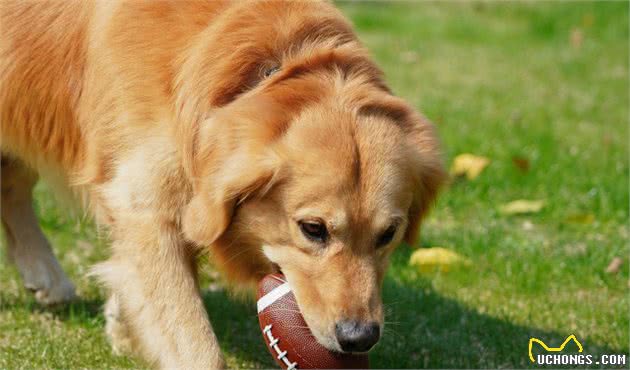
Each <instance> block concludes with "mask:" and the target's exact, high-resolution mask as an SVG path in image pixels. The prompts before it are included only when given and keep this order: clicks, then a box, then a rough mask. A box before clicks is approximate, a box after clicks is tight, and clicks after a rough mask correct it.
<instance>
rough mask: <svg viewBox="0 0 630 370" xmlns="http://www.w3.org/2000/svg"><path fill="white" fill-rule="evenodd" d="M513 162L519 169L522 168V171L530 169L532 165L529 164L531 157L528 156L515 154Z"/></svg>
mask: <svg viewBox="0 0 630 370" xmlns="http://www.w3.org/2000/svg"><path fill="white" fill-rule="evenodd" d="M512 163H514V166H515V167H516V168H518V169H519V170H521V171H522V172H528V171H529V166H530V165H529V159H527V158H524V157H518V156H514V157H512Z"/></svg>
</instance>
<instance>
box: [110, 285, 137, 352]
mask: <svg viewBox="0 0 630 370" xmlns="http://www.w3.org/2000/svg"><path fill="white" fill-rule="evenodd" d="M104 311H105V312H104V313H105V320H106V322H105V334H106V335H107V338H108V339H109V343H110V344H111V346H112V352H113V353H114V354H116V355H119V356H120V355H126V354H131V353H132V351H133V347H132V340H131V335H130V332H129V328H128V326H127V324H125V322H124V321H123V320H122V315H121V312H120V305H119V304H118V300H117V299H116V296H115V295H112V296H111V297H110V298H109V299H108V300H107V303H106V304H105V309H104Z"/></svg>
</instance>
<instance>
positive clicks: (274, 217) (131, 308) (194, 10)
mask: <svg viewBox="0 0 630 370" xmlns="http://www.w3.org/2000/svg"><path fill="white" fill-rule="evenodd" d="M0 124H1V130H2V147H1V148H2V158H3V159H2V225H3V227H4V231H5V235H6V238H7V247H8V253H7V254H8V256H9V257H10V259H11V260H12V261H13V262H14V263H15V264H16V266H17V268H18V270H19V271H20V273H21V275H22V278H23V280H24V285H25V286H26V287H27V288H28V289H30V290H32V291H34V292H35V295H36V298H37V299H38V300H39V301H40V302H42V303H44V304H52V303H57V302H62V301H66V300H69V299H72V298H73V297H74V295H75V291H74V286H73V284H72V283H71V282H70V281H69V280H68V278H67V277H66V275H65V274H64V272H63V271H62V269H61V267H60V265H59V263H58V262H57V261H56V259H55V257H54V255H53V252H52V251H51V247H50V245H49V243H48V242H47V240H46V238H45V236H44V235H43V233H42V232H41V230H40V228H39V226H38V224H37V221H36V217H35V215H34V212H33V207H32V188H33V185H34V184H35V183H36V181H37V179H38V174H40V175H41V176H42V177H43V178H46V177H50V178H51V179H52V181H53V182H54V183H55V184H57V187H62V188H63V187H65V188H67V189H70V190H71V193H72V194H74V195H75V196H76V198H77V199H79V200H82V204H83V205H84V206H85V207H86V209H87V211H88V212H89V213H90V214H91V215H93V216H94V218H95V220H96V222H97V223H98V224H99V225H102V226H103V228H104V229H106V230H107V231H108V234H107V235H108V238H109V239H111V258H110V259H109V260H108V261H106V262H103V263H101V264H99V265H97V266H96V267H95V268H94V270H93V271H94V274H95V275H96V276H98V277H99V278H100V279H101V280H102V282H103V283H104V284H105V285H106V286H107V288H108V291H111V297H110V299H109V300H108V302H107V304H106V316H107V325H106V330H107V332H108V334H109V336H110V339H111V341H112V344H113V346H114V348H115V349H126V348H131V349H132V350H134V351H135V352H136V353H139V354H140V355H142V356H143V357H144V358H145V359H146V360H148V361H149V362H150V363H152V364H154V365H155V366H158V367H162V368H185V369H192V368H206V369H207V368H220V367H222V366H224V363H223V359H222V355H221V352H220V349H219V345H218V343H217V338H216V336H215V335H214V333H213V330H212V326H211V324H210V320H209V318H208V315H207V313H206V311H205V308H204V305H203V302H202V300H201V298H200V293H199V286H198V282H197V276H196V265H195V261H196V257H197V256H198V254H199V253H201V252H204V251H209V252H210V255H211V258H212V260H213V261H214V262H215V263H216V264H217V265H218V266H219V267H220V268H221V270H222V271H223V272H224V273H225V276H226V279H227V280H228V281H229V282H231V283H233V284H235V285H237V286H238V285H241V286H247V285H251V284H252V283H256V282H257V281H258V280H259V279H260V278H261V277H262V276H264V275H265V274H267V273H270V272H273V271H278V270H281V271H282V272H283V273H284V274H285V275H286V278H287V280H288V282H289V283H290V284H291V286H292V288H293V290H294V293H295V295H296V298H297V301H298V304H299V306H300V309H301V311H302V313H303V315H304V317H305V319H306V322H307V323H308V325H309V327H310V328H311V330H312V332H313V335H314V336H315V337H316V339H317V340H318V341H319V342H320V343H321V344H322V345H324V346H326V347H327V348H329V349H331V350H335V351H342V352H364V351H368V350H369V349H370V348H371V347H372V346H373V345H374V344H375V343H376V342H377V341H378V339H379V337H380V334H381V333H382V326H383V310H382V304H381V298H380V294H381V293H380V290H381V283H382V280H383V276H384V274H385V270H386V266H387V262H388V256H389V255H390V254H391V253H392V250H393V249H394V247H395V246H396V245H397V244H399V243H400V242H401V241H402V240H407V241H410V242H411V241H414V240H415V239H416V236H417V233H418V229H419V223H420V221H421V219H422V217H423V216H424V215H425V214H426V212H427V209H428V208H429V207H430V205H431V203H432V201H433V200H434V198H435V196H436V192H437V191H438V188H439V187H440V184H441V183H442V182H443V179H444V177H445V176H444V172H443V169H442V163H441V159H440V154H439V147H438V142H437V139H436V137H435V133H434V129H433V128H432V125H431V124H430V123H429V122H428V121H427V120H426V119H425V118H423V116H422V115H420V114H419V113H418V112H416V111H414V109H412V108H411V107H410V106H409V105H408V104H407V103H406V102H404V101H403V100H401V99H400V98H398V97H396V96H394V95H393V94H392V92H391V91H390V89H389V88H388V87H387V85H386V83H385V82H384V81H383V75H382V73H381V71H380V70H379V69H378V67H377V66H376V65H375V64H374V63H373V62H372V61H371V60H370V58H369V56H368V53H367V52H366V50H365V48H364V47H363V46H362V45H361V43H360V42H359V41H358V40H357V37H356V36H355V34H354V32H353V30H352V27H351V25H350V24H349V23H348V21H346V20H345V19H344V17H343V16H342V15H341V13H340V12H339V11H338V10H336V9H335V8H334V7H333V6H332V5H331V4H329V3H325V2H314V1H303V2H280V1H234V2H232V1H133V0H132V1H110V0H106V1H41V2H39V1H12V0H9V1H1V2H0ZM219 319H220V318H219Z"/></svg>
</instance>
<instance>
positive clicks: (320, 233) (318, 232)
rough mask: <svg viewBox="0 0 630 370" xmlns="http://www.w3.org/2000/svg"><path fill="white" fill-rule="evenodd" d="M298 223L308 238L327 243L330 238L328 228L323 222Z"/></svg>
mask: <svg viewBox="0 0 630 370" xmlns="http://www.w3.org/2000/svg"><path fill="white" fill-rule="evenodd" d="M298 224H299V225H300V230H301V231H302V234H304V236H305V237H306V238H307V239H309V240H312V241H314V242H318V243H325V242H326V240H328V230H326V226H325V225H324V224H323V223H322V222H317V221H299V222H298Z"/></svg>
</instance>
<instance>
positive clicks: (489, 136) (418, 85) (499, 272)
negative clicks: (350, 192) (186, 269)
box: [0, 2, 630, 368]
mask: <svg viewBox="0 0 630 370" xmlns="http://www.w3.org/2000/svg"><path fill="white" fill-rule="evenodd" d="M340 7H341V8H342V9H343V11H344V12H345V13H346V14H347V15H348V16H349V17H350V18H351V19H352V20H353V21H354V22H355V25H356V27H357V29H358V32H359V34H360V35H361V38H362V39H363V40H364V42H365V43H366V44H367V45H368V47H369V48H370V50H371V51H372V53H373V55H374V57H375V58H376V59H377V60H378V62H379V63H380V65H381V66H382V67H383V68H384V70H385V72H386V75H387V77H388V80H389V81H390V84H391V86H392V87H393V89H394V91H395V92H396V93H397V94H398V95H401V96H403V97H405V98H407V99H409V100H410V101H411V102H413V103H414V104H415V105H416V106H418V107H420V108H421V109H422V110H423V111H424V112H425V114H426V115H427V116H428V117H429V118H431V119H432V120H433V121H434V122H435V123H436V125H437V126H438V130H439V132H440V135H441V137H442V139H443V142H444V144H445V151H446V152H445V155H446V159H447V161H448V163H451V161H452V159H453V158H454V157H455V156H456V155H458V154H460V153H473V154H477V155H482V156H485V157H488V158H490V159H491V164H490V165H489V166H488V167H487V168H486V169H485V170H484V172H482V173H481V175H480V176H479V177H478V178H477V179H475V180H472V181H467V180H455V181H453V182H452V184H451V185H450V187H449V188H448V189H447V190H446V191H445V192H444V193H443V195H442V197H441V198H440V200H439V202H438V203H437V206H436V209H435V211H434V212H433V213H432V215H431V217H430V218H429V219H428V221H427V223H426V224H425V227H424V231H423V234H422V238H421V240H418V241H417V243H416V244H417V245H415V246H413V247H418V246H443V247H447V248H451V249H453V250H455V251H457V252H458V253H460V254H462V255H465V256H467V257H468V258H469V259H471V260H472V262H473V264H472V266H471V267H470V268H468V269H464V270H460V271H455V272H450V273H445V274H438V275H434V276H426V275H420V274H419V273H418V272H416V271H415V270H414V268H412V267H410V266H409V265H408V263H407V262H408V259H409V255H410V254H411V252H412V249H411V248H409V247H408V246H403V247H401V248H399V249H398V251H397V252H396V254H395V256H394V259H393V264H392V268H391V269H390V271H389V274H388V277H387V280H386V283H385V292H384V295H385V301H386V304H387V312H388V315H387V321H388V322H389V324H388V326H387V331H386V333H385V336H384V338H383V339H382V341H381V342H380V343H379V344H378V346H377V347H376V348H375V349H374V351H373V352H372V355H371V360H372V366H373V367H397V368H406V367H414V368H418V367H429V368H462V367H467V368H470V367H473V368H474V367H483V368H494V367H509V368H521V367H535V366H536V365H534V364H532V363H531V362H530V361H529V359H528V355H527V352H528V351H527V345H528V340H529V338H530V337H531V336H535V337H537V338H540V339H542V340H543V341H545V342H546V343H547V344H548V345H549V346H558V345H560V343H561V342H562V341H563V340H564V339H565V338H566V337H567V336H568V335H570V334H575V335H576V336H577V338H578V339H579V340H580V341H581V343H582V345H583V346H584V352H585V353H591V354H599V353H625V354H628V344H629V335H628V329H629V325H630V323H629V312H628V304H629V302H628V290H629V276H628V255H629V248H628V246H629V244H628V238H629V229H628V204H629V199H628V184H629V177H628V154H629V153H628V116H629V112H628V103H629V96H628V91H629V90H628V88H629V85H628V52H629V50H628V43H629V37H628V5H627V3H624V2H602V3H594V2H593V3H591V2H529V3H519V2H506V3H499V2H474V3H472V2H470V3H469V2H457V3H455V2H398V3H388V4H384V3H354V2H352V3H341V4H340ZM514 158H521V159H524V160H526V162H527V164H529V170H526V171H525V170H522V169H520V168H519V167H518V166H516V165H515V164H514V161H513V159H514ZM524 162H525V161H523V160H521V161H520V162H519V163H521V165H522V164H523V163H524ZM521 198H523V199H544V200H546V206H545V208H543V209H542V211H541V212H539V213H535V214H530V215H525V216H505V215H503V214H501V213H500V212H499V211H498V209H499V207H500V205H502V204H504V203H507V202H509V201H512V200H515V199H521ZM37 209H38V212H39V214H40V215H41V220H42V225H43V227H44V230H45V232H46V233H47V235H48V236H49V237H50V240H51V241H52V243H53V244H54V246H55V250H56V252H57V255H58V256H59V259H60V261H61V262H62V265H63V266H64V268H65V269H66V271H67V272H68V273H69V274H70V275H71V277H72V278H73V280H74V281H75V282H76V284H77V286H78V289H79V293H80V294H81V296H82V298H83V299H82V300H81V301H79V302H77V303H74V304H71V305H68V306H64V307H57V308H55V309H52V310H45V309H41V308H40V307H38V306H37V305H36V304H35V303H34V300H33V298H32V297H30V296H29V294H27V293H26V292H25V291H24V290H23V289H22V288H21V286H20V282H19V280H18V279H17V277H18V276H17V272H16V270H15V269H14V268H12V267H8V266H7V265H6V264H3V265H1V266H0V368H20V367H23V368H42V367H50V368H73V367H87V368H112V367H117V368H126V367H141V366H143V365H142V364H141V363H139V362H136V361H134V360H132V359H129V358H125V357H116V356H114V355H112V354H111V352H110V349H109V346H108V344H107V341H106V339H105V336H104V332H103V326H104V318H103V315H102V310H101V305H102V304H103V300H104V292H103V290H102V289H101V288H99V287H98V285H97V284H96V283H95V282H94V281H93V280H90V279H88V278H86V277H85V276H84V273H85V272H86V270H87V268H88V266H89V265H90V264H91V263H94V262H96V261H99V260H102V259H103V258H106V256H107V247H106V245H107V243H106V241H103V240H99V238H98V236H97V232H96V230H95V229H94V227H93V226H92V225H91V224H90V223H89V222H86V221H84V222H80V221H78V220H77V219H76V218H72V217H70V216H68V212H67V211H66V210H64V209H62V208H60V207H59V206H58V204H57V203H56V202H55V201H54V199H53V198H52V197H51V195H50V193H49V192H48V191H47V189H46V188H45V186H44V185H39V186H38V188H37ZM3 253H4V252H3ZM614 257H622V258H623V261H624V263H623V265H622V267H621V269H620V270H619V271H618V272H617V273H615V274H610V273H607V272H605V270H606V268H607V266H608V264H609V263H610V261H611V260H612V259H613V258H614ZM205 275H206V276H205V279H204V280H205V281H206V283H205V284H204V286H205V287H208V286H212V287H213V289H205V293H204V294H205V298H206V303H207V307H208V311H209V314H210V317H211V318H215V319H214V320H213V325H214V327H215V329H216V331H217V334H218V336H219V338H220V340H221V345H222V348H223V350H224V352H225V354H226V356H227V360H228V364H229V365H230V366H231V367H239V368H260V367H265V368H268V367H273V366H274V365H273V362H272V360H271V358H270V356H269V355H268V354H267V353H266V350H265V348H264V344H263V342H262V339H261V335H260V333H259V332H258V328H257V327H258V324H257V318H256V310H255V306H254V304H252V303H250V302H238V301H229V298H228V297H229V296H228V294H227V293H226V292H224V291H223V290H221V289H216V284H212V285H211V284H210V282H211V281H213V280H214V277H213V274H212V273H211V271H210V268H207V273H206V274H205ZM626 367H628V365H627V364H626Z"/></svg>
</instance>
